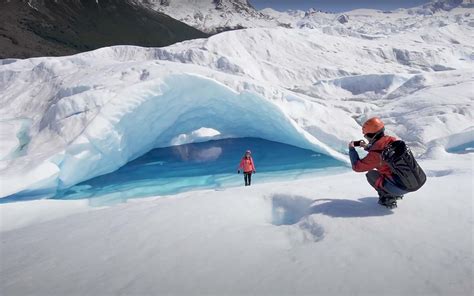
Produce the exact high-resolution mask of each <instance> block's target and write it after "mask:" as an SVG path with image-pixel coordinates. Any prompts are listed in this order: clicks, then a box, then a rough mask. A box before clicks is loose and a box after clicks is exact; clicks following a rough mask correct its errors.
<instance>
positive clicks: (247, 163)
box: [237, 150, 256, 186]
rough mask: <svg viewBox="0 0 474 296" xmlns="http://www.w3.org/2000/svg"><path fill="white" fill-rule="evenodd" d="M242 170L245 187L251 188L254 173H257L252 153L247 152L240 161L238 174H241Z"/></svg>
mask: <svg viewBox="0 0 474 296" xmlns="http://www.w3.org/2000/svg"><path fill="white" fill-rule="evenodd" d="M240 170H242V171H243V173H244V181H245V186H250V183H251V182H252V173H255V172H256V170H255V165H254V163H253V158H252V152H251V151H250V150H247V151H246V152H245V154H244V157H242V160H241V161H240V164H239V167H238V169H237V173H238V174H240Z"/></svg>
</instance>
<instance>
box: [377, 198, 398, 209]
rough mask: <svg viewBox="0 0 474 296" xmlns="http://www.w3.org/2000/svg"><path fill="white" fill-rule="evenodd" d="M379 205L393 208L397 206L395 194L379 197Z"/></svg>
mask: <svg viewBox="0 0 474 296" xmlns="http://www.w3.org/2000/svg"><path fill="white" fill-rule="evenodd" d="M379 205H382V206H384V207H387V208H389V209H393V208H396V207H397V198H396V197H395V196H381V197H379Z"/></svg>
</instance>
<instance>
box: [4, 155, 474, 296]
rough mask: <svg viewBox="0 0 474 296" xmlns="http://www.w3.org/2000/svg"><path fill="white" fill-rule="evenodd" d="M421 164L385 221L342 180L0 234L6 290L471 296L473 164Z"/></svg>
mask: <svg viewBox="0 0 474 296" xmlns="http://www.w3.org/2000/svg"><path fill="white" fill-rule="evenodd" d="M421 165H422V166H423V167H424V168H425V170H426V171H427V173H428V175H429V179H428V182H427V183H426V185H425V187H423V188H422V190H420V191H419V192H415V193H412V194H408V195H406V197H405V198H404V200H402V201H400V202H399V207H398V208H397V209H395V210H393V211H392V210H388V209H386V208H383V207H380V206H379V205H377V203H376V198H375V197H374V192H373V191H372V189H371V188H369V186H368V185H367V184H366V181H365V177H364V175H363V174H355V173H352V172H349V173H345V174H342V175H332V176H325V177H317V178H310V179H304V180H297V181H291V182H278V183H269V184H261V185H255V186H252V187H240V188H230V189H226V190H224V191H213V190H206V191H197V192H188V193H184V194H179V195H176V196H173V197H167V198H152V199H147V200H143V199H141V200H136V201H134V202H129V203H126V204H121V205H117V206H114V207H109V208H104V209H98V210H94V211H88V212H83V213H76V214H74V215H70V216H68V217H63V218H57V219H54V220H52V221H47V222H43V223H34V221H31V224H30V225H29V226H24V227H23V228H17V229H15V230H12V231H7V232H2V233H1V241H2V242H1V243H2V244H1V256H2V268H1V270H0V283H1V286H2V293H3V294H5V295H13V294H15V295H32V294H36V295H38V294H43V295H72V294H91V295H116V294H125V295H157V294H166V295H204V294H205V295H208V294H212V295H472V291H473V290H472V289H473V287H472V276H473V273H472V266H473V254H472V246H473V245H472V236H471V234H472V225H473V213H472V165H473V158H472V153H471V154H469V155H468V154H464V155H450V154H447V153H445V155H444V157H443V160H436V161H433V160H430V161H423V162H421ZM256 178H257V179H256V180H258V176H257V175H256ZM257 182H258V181H257ZM453 186H456V191H455V192H453V190H452V188H453ZM48 202H49V201H48V200H42V201H37V203H40V204H43V206H44V207H42V210H45V211H46V213H45V214H46V215H47V214H48V213H51V212H54V213H56V212H57V209H56V208H50V207H49V206H50V205H49V204H47V203H48ZM20 204H23V203H20ZM62 205H63V207H67V206H69V205H70V203H68V202H62ZM2 206H4V205H2ZM35 206H37V204H32V203H31V202H28V203H24V207H26V208H27V209H28V208H30V209H32V211H33V207H35ZM0 209H1V210H2V212H1V214H2V224H3V223H13V224H14V223H15V222H16V221H18V220H17V219H15V217H14V216H13V215H17V216H16V217H17V218H21V217H22V214H21V213H20V212H17V213H16V214H15V213H14V212H13V213H11V216H10V217H9V219H8V220H7V221H5V220H4V219H3V217H4V214H5V213H9V212H10V210H11V208H4V207H2V208H0ZM79 210H80V209H79ZM79 210H78V211H79ZM25 213H26V212H25ZM10 226H14V225H12V224H10Z"/></svg>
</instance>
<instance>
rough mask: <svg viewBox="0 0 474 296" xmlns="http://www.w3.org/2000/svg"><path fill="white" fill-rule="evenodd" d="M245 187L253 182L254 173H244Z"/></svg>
mask: <svg viewBox="0 0 474 296" xmlns="http://www.w3.org/2000/svg"><path fill="white" fill-rule="evenodd" d="M244 181H245V186H250V183H251V182H252V172H244Z"/></svg>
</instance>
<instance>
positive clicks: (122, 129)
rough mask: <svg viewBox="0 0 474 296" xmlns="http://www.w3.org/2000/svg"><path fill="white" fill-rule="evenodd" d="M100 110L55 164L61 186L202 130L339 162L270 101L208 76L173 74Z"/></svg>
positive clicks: (130, 90) (125, 95) (330, 151)
mask: <svg viewBox="0 0 474 296" xmlns="http://www.w3.org/2000/svg"><path fill="white" fill-rule="evenodd" d="M117 97H120V99H115V100H114V101H113V103H108V104H106V105H105V106H103V107H102V108H101V110H100V112H99V114H98V115H97V116H96V117H95V118H94V120H93V121H92V122H91V123H90V124H89V125H88V126H87V128H86V129H85V130H84V132H83V133H82V134H81V135H80V136H79V137H78V138H77V139H76V140H75V141H73V142H72V143H71V144H70V145H69V146H68V147H67V149H66V151H65V154H64V157H63V159H62V161H61V162H60V163H58V166H59V168H60V173H59V183H58V186H59V187H60V188H64V187H69V186H71V185H74V184H76V183H78V182H80V181H84V180H86V179H89V178H92V177H95V176H98V175H102V174H105V173H108V172H111V171H114V170H116V169H118V168H119V167H120V166H122V165H124V164H125V163H127V162H128V161H130V160H132V159H134V158H136V157H138V156H140V155H142V154H144V153H146V152H148V151H149V150H151V149H153V148H156V147H166V146H170V145H172V144H173V143H172V141H173V139H175V138H176V136H177V135H180V134H189V133H192V132H193V131H195V130H198V129H200V128H202V127H206V128H211V129H214V130H216V131H218V132H219V133H220V137H222V138H225V137H260V138H265V139H267V140H272V141H277V142H282V143H286V144H291V145H295V146H299V147H302V148H308V149H313V150H316V151H319V152H322V153H325V154H328V155H332V156H333V157H336V158H340V156H339V155H338V153H337V152H334V151H333V150H332V149H330V148H329V147H328V146H326V144H324V143H322V142H320V141H319V140H317V139H316V138H314V137H313V136H311V135H310V134H308V133H307V132H306V131H304V130H303V129H302V128H301V127H299V126H298V125H296V124H295V123H294V122H293V121H292V120H291V119H290V118H289V116H287V115H286V114H285V112H284V111H283V110H282V109H281V108H280V107H279V106H278V105H277V104H275V103H274V102H272V101H271V100H269V99H266V98H264V97H262V96H260V95H258V94H256V93H252V92H246V91H244V92H241V93H239V92H235V91H234V90H233V89H231V88H229V87H227V86H225V85H223V84H221V83H219V82H217V81H215V80H212V79H208V78H206V77H202V76H198V75H191V74H176V75H171V76H168V77H167V78H165V79H164V80H161V81H160V82H159V83H157V81H151V82H147V83H145V84H140V85H137V86H134V87H132V88H129V89H127V90H125V91H124V92H122V93H120V94H119V95H118V96H117Z"/></svg>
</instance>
